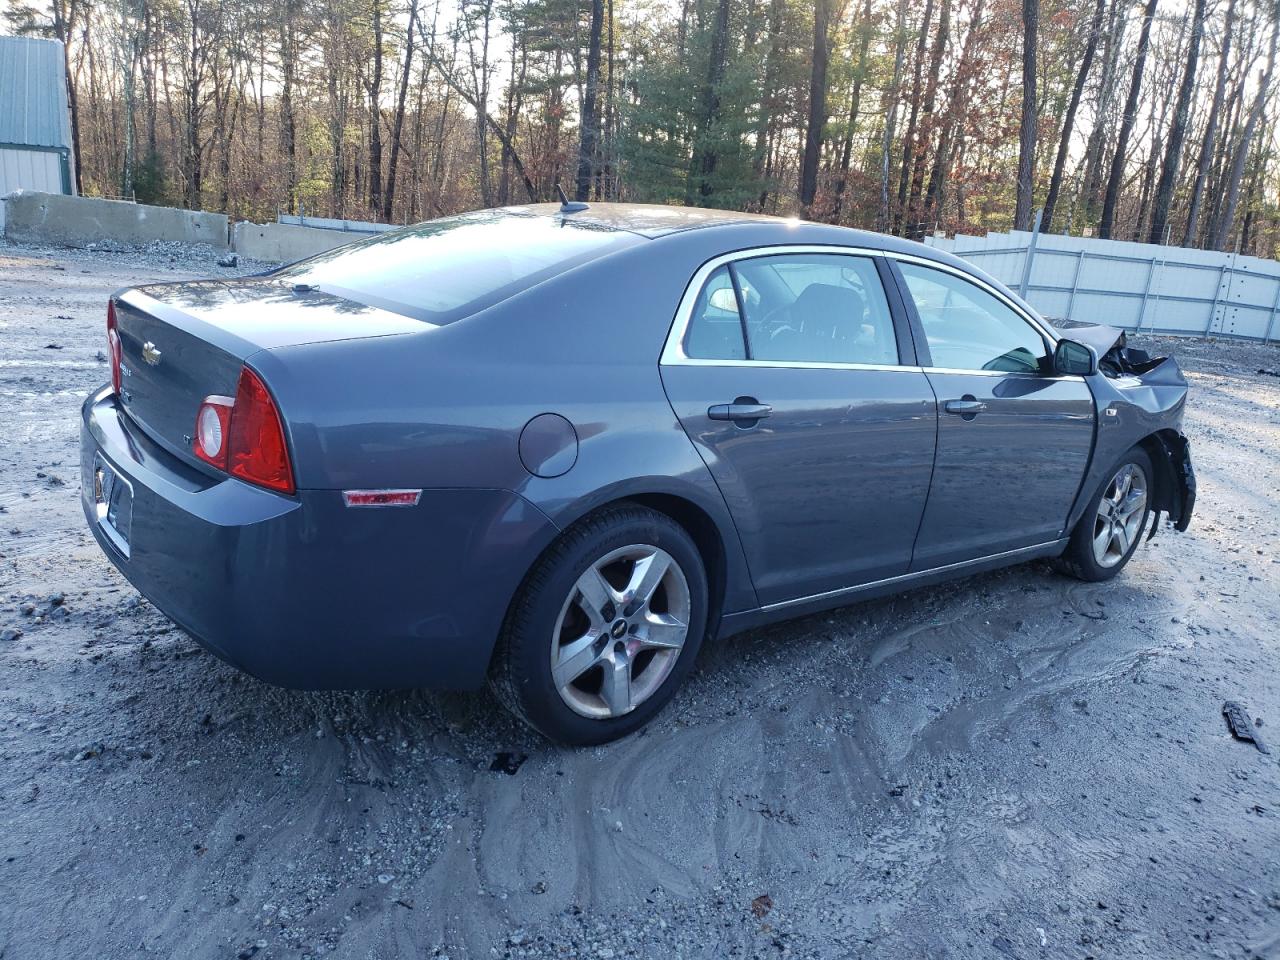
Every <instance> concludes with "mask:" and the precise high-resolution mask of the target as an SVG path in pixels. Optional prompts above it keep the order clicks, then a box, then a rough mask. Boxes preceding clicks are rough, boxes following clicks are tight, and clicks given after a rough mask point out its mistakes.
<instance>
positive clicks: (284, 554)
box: [80, 390, 557, 689]
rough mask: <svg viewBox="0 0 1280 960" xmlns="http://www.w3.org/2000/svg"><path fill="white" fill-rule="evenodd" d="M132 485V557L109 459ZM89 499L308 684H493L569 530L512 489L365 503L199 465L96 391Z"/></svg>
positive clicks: (145, 573) (145, 553)
mask: <svg viewBox="0 0 1280 960" xmlns="http://www.w3.org/2000/svg"><path fill="white" fill-rule="evenodd" d="M96 458H101V459H103V460H105V461H106V462H107V463H108V464H109V465H110V466H111V467H112V468H113V469H114V470H115V471H116V472H117V473H118V474H119V475H120V476H122V477H123V478H124V479H125V480H127V481H128V483H129V485H130V486H131V487H132V490H133V516H132V523H131V528H130V535H129V551H128V553H129V555H128V556H127V557H126V556H125V555H124V553H123V552H122V551H121V549H120V548H119V546H118V545H117V544H116V543H115V542H113V540H112V539H111V538H110V537H109V536H108V535H107V532H106V531H105V530H104V529H103V527H102V526H101V524H100V523H99V521H98V517H97V510H96V507H95V495H94V477H93V471H94V463H95V459H96ZM80 460H81V488H82V492H81V502H82V505H83V507H84V510H85V517H86V519H87V521H88V523H89V527H90V529H91V530H92V531H93V534H94V536H95V538H96V539H97V540H98V543H99V545H100V546H101V547H102V550H103V551H104V552H105V553H106V554H107V556H108V557H109V558H110V559H111V561H112V562H113V563H114V564H115V565H116V566H117V567H118V568H119V569H120V571H121V573H123V574H124V576H125V577H126V578H128V580H129V582H130V583H132V584H133V585H134V586H135V587H136V588H137V589H138V591H139V592H140V593H141V594H142V595H143V596H145V597H146V598H147V599H148V600H150V601H151V602H152V603H153V604H154V605H155V606H156V607H157V608H158V609H160V610H161V611H163V612H164V613H165V614H166V615H167V616H169V617H170V618H171V619H172V620H174V621H175V622H176V623H177V624H178V625H179V626H181V627H182V628H183V629H184V630H186V631H187V632H188V633H190V634H191V635H192V636H193V637H194V638H196V639H197V640H198V641H199V642H200V643H201V644H203V645H204V646H205V647H207V648H208V649H209V650H211V651H212V652H214V653H215V654H217V655H218V656H220V657H222V658H223V659H225V660H227V661H228V662H230V663H231V664H233V665H235V666H237V667H239V668H240V669H242V670H244V671H246V672H247V673H250V674H252V675H254V676H256V677H258V678H260V679H262V680H265V681H268V682H270V683H274V684H279V685H281V686H287V687H295V688H302V689H378V688H403V687H436V688H470V687H475V686H478V685H479V684H481V683H482V682H483V680H484V676H485V672H486V669H487V666H488V662H489V656H490V654H491V652H492V649H493V645H494V642H495V639H496V637H497V634H498V631H499V629H500V628H501V624H502V618H503V616H504V615H505V613H506V608H507V604H508V602H509V600H510V598H511V597H512V595H513V594H514V593H515V590H516V589H517V587H518V586H519V583H520V581H521V579H522V578H523V577H524V574H525V573H526V571H527V570H528V569H529V566H530V565H531V564H532V562H533V560H534V558H536V557H537V555H538V553H540V552H541V550H542V549H543V548H544V547H545V546H546V545H547V544H548V543H550V541H551V539H552V538H553V537H554V536H555V534H556V532H557V531H556V529H555V527H554V526H553V525H552V524H551V522H550V521H549V520H548V519H547V518H546V517H545V515H543V514H542V513H541V512H540V511H539V510H537V508H535V507H534V506H532V505H531V504H530V503H528V502H527V501H526V500H524V499H523V498H521V497H520V496H519V495H518V494H515V493H512V492H510V491H505V490H470V489H444V490H425V491H424V492H423V495H422V499H421V501H420V502H419V504H418V505H417V506H416V507H398V508H373V509H368V508H366V509H351V508H348V507H346V506H345V505H344V503H343V501H342V495H341V493H340V492H338V491H332V490H300V491H299V492H298V495H297V496H296V497H284V496H279V495H277V494H274V493H271V492H268V491H266V490H261V489H258V488H257V487H254V486H251V485H249V484H246V483H243V482H241V481H239V480H233V479H221V480H219V479H214V478H211V477H208V476H205V475H204V474H202V473H199V472H197V471H195V470H193V469H192V468H190V467H188V466H187V465H186V464H184V463H183V462H181V461H179V460H178V459H177V458H175V457H174V456H173V455H172V454H169V453H168V452H166V451H164V450H161V449H160V448H159V447H157V446H156V445H155V444H154V443H152V442H151V441H150V440H149V439H148V438H146V437H145V435H142V434H141V433H140V432H139V431H138V430H137V428H136V427H134V426H133V425H132V424H131V423H130V421H129V420H128V419H127V418H125V417H124V416H123V415H122V414H121V411H120V410H119V408H118V407H117V405H116V402H115V399H114V397H113V396H111V395H110V394H109V392H108V391H105V390H104V391H102V392H100V393H98V394H96V395H94V396H92V397H90V398H89V399H88V400H87V401H86V402H85V404H84V407H83V410H82V418H81V433H80Z"/></svg>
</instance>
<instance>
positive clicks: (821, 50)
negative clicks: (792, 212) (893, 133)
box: [800, 0, 831, 216]
mask: <svg viewBox="0 0 1280 960" xmlns="http://www.w3.org/2000/svg"><path fill="white" fill-rule="evenodd" d="M830 20H831V0H816V3H815V4H814V8H813V63H812V64H811V69H810V73H809V118H808V123H807V124H806V126H805V137H804V158H803V160H802V161H801V163H800V206H801V208H802V209H803V210H804V213H805V216H808V215H809V208H810V207H812V206H813V199H814V197H815V196H816V195H817V192H818V160H819V159H820V157H821V154H822V128H823V127H824V126H825V125H826V122H827V61H828V59H829V58H830V53H829V51H828V49H827V39H828V38H827V34H828V31H829V30H830Z"/></svg>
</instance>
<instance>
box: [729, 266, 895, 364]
mask: <svg viewBox="0 0 1280 960" xmlns="http://www.w3.org/2000/svg"><path fill="white" fill-rule="evenodd" d="M733 269H734V270H735V271H736V274H737V277H738V280H739V288H740V289H741V290H742V299H743V309H744V310H745V312H746V327H747V338H748V341H749V350H750V355H751V359H753V360H773V361H779V362H786V361H800V362H806V363H865V364H875V365H885V366H893V365H896V364H897V363H898V343H897V340H896V338H895V337H894V329H893V316H892V314H891V313H890V312H889V302H888V300H886V299H885V295H884V287H883V286H881V283H880V275H879V273H878V272H877V271H876V266H875V263H874V261H872V259H871V258H870V257H859V256H849V255H845V254H818V253H797V254H784V255H780V256H776V257H758V258H753V259H750V260H741V261H738V262H737V263H735V264H734V265H733Z"/></svg>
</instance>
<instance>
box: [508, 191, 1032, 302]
mask: <svg viewBox="0 0 1280 960" xmlns="http://www.w3.org/2000/svg"><path fill="white" fill-rule="evenodd" d="M502 211H503V212H506V213H509V214H511V215H512V216H525V217H529V216H535V217H551V218H554V219H559V220H562V221H564V222H565V223H570V222H571V223H574V224H575V225H579V226H582V227H587V228H594V229H597V230H618V231H623V232H627V233H632V234H636V235H638V236H642V237H645V238H647V239H650V240H657V241H661V239H662V238H664V237H668V238H674V237H676V236H688V235H689V234H690V233H691V232H693V231H702V230H709V229H712V228H714V229H715V232H716V233H717V234H718V235H720V241H721V244H720V245H721V246H722V248H723V250H722V252H727V251H730V250H735V249H744V248H747V247H756V246H759V247H767V246H775V245H777V246H789V245H805V244H812V245H820V246H827V245H830V246H838V247H858V248H861V249H863V250H875V251H884V252H885V253H890V254H904V255H907V256H911V257H919V258H923V259H925V260H932V261H935V262H937V263H942V264H946V265H948V266H951V267H954V268H955V269H958V270H961V271H963V272H964V273H968V274H970V275H971V276H974V277H978V278H980V279H981V280H983V281H984V282H986V283H988V284H991V285H992V286H994V287H996V288H997V289H998V290H1000V291H1001V292H1003V293H1004V294H1005V295H1007V296H1008V297H1010V298H1011V299H1013V300H1014V301H1016V302H1017V303H1018V304H1020V305H1021V306H1022V307H1023V308H1024V309H1026V310H1028V311H1030V312H1031V313H1033V314H1035V315H1036V316H1039V314H1038V313H1037V312H1036V311H1035V309H1034V308H1033V307H1031V306H1030V305H1029V304H1027V303H1026V302H1025V301H1024V300H1023V299H1022V298H1021V297H1019V296H1018V295H1017V294H1015V293H1014V292H1013V291H1011V290H1010V289H1009V288H1008V287H1006V286H1005V285H1004V284H1003V283H1001V282H1000V281H998V280H996V279H995V278H994V277H991V276H989V275H988V274H987V273H985V272H984V271H982V270H981V269H979V268H978V267H977V266H975V265H974V264H972V263H970V262H968V261H966V260H961V259H960V258H959V257H957V256H955V255H954V254H952V253H949V252H948V251H946V250H942V249H940V248H938V247H932V246H928V245H927V244H924V243H920V242H918V241H915V240H907V239H904V238H903V237H895V236H892V235H890V234H885V233H875V232H873V231H871V230H857V229H854V228H853V227H843V226H836V225H833V224H828V223H820V222H815V221H808V220H800V219H798V218H796V217H774V216H769V215H768V214H763V213H744V212H742V211H737V210H715V209H712V208H709V207H677V206H665V205H661V204H649V203H601V202H596V201H591V202H590V203H588V204H587V205H586V207H585V209H582V210H569V211H566V210H562V209H561V206H560V204H558V203H531V204H527V205H522V206H512V207H504V208H502ZM637 252H638V251H637Z"/></svg>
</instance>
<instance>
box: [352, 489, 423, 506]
mask: <svg viewBox="0 0 1280 960" xmlns="http://www.w3.org/2000/svg"><path fill="white" fill-rule="evenodd" d="M420 499H422V491H421V490H343V491H342V500H343V502H344V503H345V504H346V505H347V506H348V507H416V506H417V505H418V501H419V500H420Z"/></svg>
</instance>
